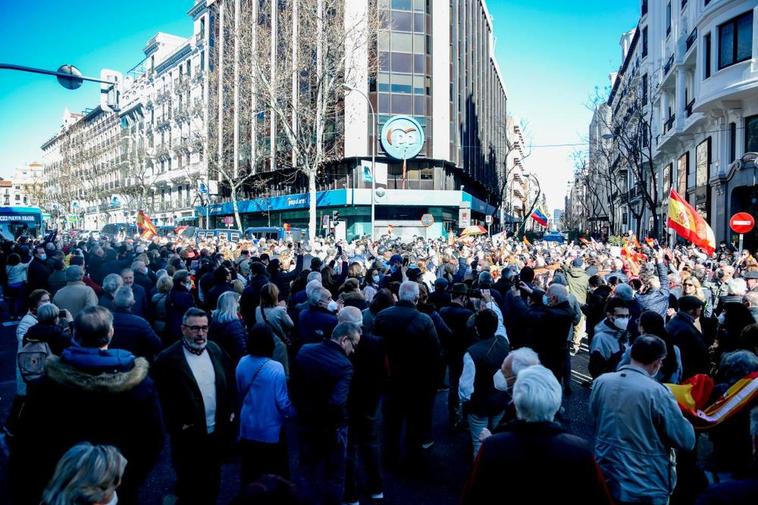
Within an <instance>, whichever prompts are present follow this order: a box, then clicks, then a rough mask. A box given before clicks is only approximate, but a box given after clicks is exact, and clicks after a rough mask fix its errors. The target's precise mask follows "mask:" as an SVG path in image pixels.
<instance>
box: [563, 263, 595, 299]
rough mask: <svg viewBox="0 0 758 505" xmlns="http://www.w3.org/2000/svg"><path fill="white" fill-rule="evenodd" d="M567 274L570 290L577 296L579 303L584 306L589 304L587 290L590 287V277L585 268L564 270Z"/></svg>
mask: <svg viewBox="0 0 758 505" xmlns="http://www.w3.org/2000/svg"><path fill="white" fill-rule="evenodd" d="M563 271H564V272H565V273H566V280H567V281H568V290H569V292H570V293H573V295H574V296H576V299H577V301H578V302H579V303H580V304H582V305H584V304H586V303H587V288H588V287H589V280H590V276H589V275H587V272H585V271H584V269H583V268H579V267H571V268H568V269H564V270H563Z"/></svg>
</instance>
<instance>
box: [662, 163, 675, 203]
mask: <svg viewBox="0 0 758 505" xmlns="http://www.w3.org/2000/svg"><path fill="white" fill-rule="evenodd" d="M673 171H674V165H673V163H669V164H668V165H666V167H665V168H664V169H663V194H662V195H661V196H662V197H663V198H666V197H667V196H668V195H669V190H670V189H671V176H672V173H673Z"/></svg>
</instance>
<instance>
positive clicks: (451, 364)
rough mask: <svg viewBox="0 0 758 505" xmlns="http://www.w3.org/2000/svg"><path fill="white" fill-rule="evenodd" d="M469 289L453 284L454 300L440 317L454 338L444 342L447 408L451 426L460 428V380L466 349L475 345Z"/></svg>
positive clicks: (443, 310) (461, 419)
mask: <svg viewBox="0 0 758 505" xmlns="http://www.w3.org/2000/svg"><path fill="white" fill-rule="evenodd" d="M467 295H468V288H467V287H466V285H465V284H463V283H462V282H459V283H456V284H453V294H452V296H453V299H452V300H451V302H450V304H449V305H448V306H447V307H444V308H442V309H441V310H440V316H442V319H444V320H445V323H446V324H447V326H448V327H449V328H450V332H451V333H452V338H451V339H450V341H449V342H445V341H442V342H440V343H441V344H442V349H443V351H444V355H445V361H446V364H447V367H448V381H449V384H450V390H449V391H448V399H447V408H448V416H449V421H450V425H451V426H458V425H460V424H461V422H462V421H463V417H462V413H461V410H460V403H459V401H458V379H460V377H461V372H462V371H463V355H464V354H465V353H466V348H467V347H468V346H469V345H471V344H472V343H473V339H472V332H471V330H470V329H469V327H468V320H469V318H470V317H471V316H472V315H473V313H474V311H473V310H471V309H470V308H469V307H468V306H467V305H468V303H467V300H466V296H467Z"/></svg>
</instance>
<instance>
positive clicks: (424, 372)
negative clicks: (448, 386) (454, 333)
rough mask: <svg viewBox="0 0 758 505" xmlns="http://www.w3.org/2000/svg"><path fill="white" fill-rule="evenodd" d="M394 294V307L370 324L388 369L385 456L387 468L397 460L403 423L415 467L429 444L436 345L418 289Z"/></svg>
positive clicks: (407, 285) (411, 285) (407, 286)
mask: <svg viewBox="0 0 758 505" xmlns="http://www.w3.org/2000/svg"><path fill="white" fill-rule="evenodd" d="M398 295H399V296H398V297H399V299H400V301H398V303H397V305H395V306H394V307H390V308H387V309H384V310H383V311H381V312H379V314H377V315H376V318H375V319H374V333H375V334H376V335H378V336H380V337H383V338H384V344H385V348H386V349H387V364H388V366H389V382H388V387H387V395H386V397H385V403H384V406H385V416H384V426H385V430H386V435H385V438H384V443H385V454H386V457H387V459H388V460H389V462H391V463H396V462H397V461H398V460H399V456H400V434H401V431H402V426H403V422H405V423H406V441H405V446H406V448H407V453H408V454H407V456H408V462H409V464H410V465H411V466H415V464H416V463H419V462H420V461H419V460H420V458H421V454H422V449H424V448H427V447H429V445H431V444H430V443H428V442H426V443H425V441H424V440H423V437H424V432H425V430H426V427H427V426H429V424H430V420H431V415H432V407H433V404H434V395H435V393H436V391H437V383H438V378H439V367H440V366H441V356H440V342H439V339H438V338H437V331H436V330H435V328H434V322H433V321H432V318H431V317H429V316H428V315H426V314H424V313H422V312H419V311H418V309H416V304H417V303H418V298H419V287H418V284H417V283H415V282H411V281H406V282H404V283H402V284H401V285H400V290H399V292H398ZM422 445H423V447H422Z"/></svg>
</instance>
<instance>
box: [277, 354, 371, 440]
mask: <svg viewBox="0 0 758 505" xmlns="http://www.w3.org/2000/svg"><path fill="white" fill-rule="evenodd" d="M359 345H360V344H359ZM352 378H353V365H352V364H351V363H350V360H349V359H347V356H346V355H345V351H343V350H342V348H341V347H340V346H339V344H337V343H336V342H334V341H332V340H325V341H323V342H319V343H318V344H307V345H304V346H303V347H302V348H301V349H300V351H299V352H298V353H297V357H296V358H295V365H294V366H293V367H292V383H291V384H292V400H293V403H294V404H295V408H296V409H297V419H298V423H299V424H300V426H301V427H302V428H304V429H307V430H309V431H311V430H312V432H315V433H324V434H326V433H333V432H334V430H335V429H337V428H340V427H343V426H346V425H347V401H348V396H349V393H350V383H351V381H352Z"/></svg>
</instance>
